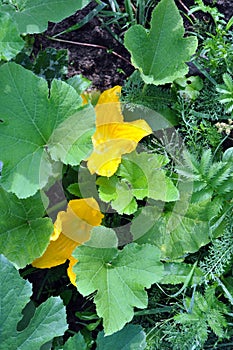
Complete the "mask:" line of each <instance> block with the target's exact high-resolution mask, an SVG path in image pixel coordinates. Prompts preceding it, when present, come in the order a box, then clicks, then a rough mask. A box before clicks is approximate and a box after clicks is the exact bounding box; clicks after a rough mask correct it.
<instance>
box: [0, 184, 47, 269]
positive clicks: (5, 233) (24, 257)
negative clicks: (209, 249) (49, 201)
mask: <svg viewBox="0 0 233 350" xmlns="http://www.w3.org/2000/svg"><path fill="white" fill-rule="evenodd" d="M44 211H45V208H44V205H43V202H42V199H41V196H40V193H37V194H36V195H34V196H33V197H30V198H27V199H18V198H17V197H16V196H15V195H14V194H11V193H7V192H6V191H4V190H3V189H2V188H1V187H0V253H2V254H4V255H5V256H6V257H7V258H8V259H9V260H10V261H12V262H13V263H14V264H15V265H17V266H18V267H24V266H26V265H27V264H29V263H31V262H32V261H33V260H34V259H35V258H37V257H38V256H41V255H42V254H43V252H44V251H45V249H46V247H47V245H48V243H49V238H50V236H51V234H52V232H53V223H52V221H51V219H49V218H42V216H43V215H44Z"/></svg>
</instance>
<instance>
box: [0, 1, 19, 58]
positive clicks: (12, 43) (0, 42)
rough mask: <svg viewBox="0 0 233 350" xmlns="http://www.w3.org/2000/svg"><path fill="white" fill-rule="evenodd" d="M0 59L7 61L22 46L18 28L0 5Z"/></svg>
mask: <svg viewBox="0 0 233 350" xmlns="http://www.w3.org/2000/svg"><path fill="white" fill-rule="evenodd" d="M0 27H1V33H0V60H4V61H9V60H10V59H12V58H13V57H15V56H16V55H17V53H19V52H20V51H21V50H22V48H23V47H24V41H23V39H22V38H21V37H20V35H19V31H18V28H17V26H16V23H15V22H14V20H13V19H12V17H11V16H10V15H9V14H8V13H4V12H2V11H1V7H0Z"/></svg>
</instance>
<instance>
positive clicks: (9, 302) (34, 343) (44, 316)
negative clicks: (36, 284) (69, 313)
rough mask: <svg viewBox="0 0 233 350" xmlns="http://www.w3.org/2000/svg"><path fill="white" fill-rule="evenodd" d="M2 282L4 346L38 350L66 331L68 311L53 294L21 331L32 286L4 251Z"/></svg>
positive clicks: (0, 344)
mask: <svg viewBox="0 0 233 350" xmlns="http://www.w3.org/2000/svg"><path fill="white" fill-rule="evenodd" d="M0 285H1V288H0V304H1V332H0V350H6V349H13V348H14V349H17V350H38V349H39V348H40V346H42V345H43V344H44V343H45V342H47V341H49V340H50V339H52V338H53V337H56V336H60V335H63V334H64V332H65V330H66V329H67V323H66V312H65V308H64V305H63V303H62V301H61V299H60V298H49V300H47V301H46V302H45V303H43V304H42V305H40V306H39V307H38V308H37V309H36V311H35V314H34V315H33V317H32V319H31V321H30V323H29V325H28V326H27V327H26V328H25V329H24V330H23V331H17V324H18V322H19V321H20V319H21V318H22V309H23V308H24V306H25V305H26V303H27V302H28V301H29V300H30V295H31V292H32V289H31V285H30V283H29V282H28V281H25V280H24V279H22V278H21V277H20V275H19V273H18V271H17V270H16V269H15V267H14V266H13V265H12V264H11V263H10V262H9V261H8V260H7V259H6V258H5V257H4V256H3V255H0Z"/></svg>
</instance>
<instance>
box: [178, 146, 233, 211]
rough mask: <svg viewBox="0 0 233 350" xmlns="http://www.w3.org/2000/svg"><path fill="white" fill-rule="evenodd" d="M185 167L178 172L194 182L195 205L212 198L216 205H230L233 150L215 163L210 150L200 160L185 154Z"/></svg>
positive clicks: (232, 184)
mask: <svg viewBox="0 0 233 350" xmlns="http://www.w3.org/2000/svg"><path fill="white" fill-rule="evenodd" d="M183 157H184V165H183V166H182V167H177V169H176V170H177V172H178V174H180V175H181V176H182V177H183V178H184V179H185V178H186V180H187V181H192V182H193V194H192V199H191V201H192V202H193V203H197V202H201V201H203V200H207V199H210V198H212V199H213V200H215V202H216V205H219V206H221V205H222V204H223V203H226V202H227V203H230V202H231V201H232V199H233V148H229V149H228V150H226V151H225V152H224V153H223V156H222V160H221V161H217V162H215V161H214V160H213V154H212V151H211V150H210V149H207V150H204V151H203V154H202V156H201V158H200V159H198V158H197V157H196V156H195V155H194V154H190V153H189V152H187V151H186V152H184V153H183Z"/></svg>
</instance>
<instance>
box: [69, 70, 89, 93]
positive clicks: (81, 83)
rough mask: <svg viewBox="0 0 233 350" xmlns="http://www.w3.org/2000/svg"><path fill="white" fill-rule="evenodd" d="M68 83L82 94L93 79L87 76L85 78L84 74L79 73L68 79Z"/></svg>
mask: <svg viewBox="0 0 233 350" xmlns="http://www.w3.org/2000/svg"><path fill="white" fill-rule="evenodd" d="M67 83H68V84H70V85H71V86H72V87H73V88H74V89H75V90H76V91H77V93H78V94H79V95H80V94H82V93H83V92H84V91H85V90H86V89H87V88H88V87H89V86H90V85H91V81H90V80H88V79H87V78H84V77H83V76H82V74H77V75H75V76H73V77H71V78H69V79H68V80H67Z"/></svg>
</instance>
